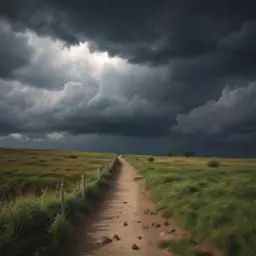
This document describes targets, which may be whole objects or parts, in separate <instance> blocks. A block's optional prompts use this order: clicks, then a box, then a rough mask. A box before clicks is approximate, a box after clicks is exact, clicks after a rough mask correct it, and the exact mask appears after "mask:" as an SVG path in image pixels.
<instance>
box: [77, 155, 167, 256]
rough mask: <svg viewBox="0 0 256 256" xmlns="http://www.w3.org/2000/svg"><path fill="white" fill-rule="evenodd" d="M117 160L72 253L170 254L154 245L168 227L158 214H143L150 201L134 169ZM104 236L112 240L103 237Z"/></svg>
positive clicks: (83, 255)
mask: <svg viewBox="0 0 256 256" xmlns="http://www.w3.org/2000/svg"><path fill="white" fill-rule="evenodd" d="M120 162H121V166H120V170H119V174H118V177H117V180H116V182H115V183H114V184H113V187H112V188H111V189H110V191H109V192H108V195H107V197H106V199H105V200H104V202H102V204H101V206H100V208H99V209H98V211H97V212H95V214H94V216H93V217H92V219H90V221H89V222H87V223H85V224H84V227H85V228H83V227H81V228H82V230H83V233H84V234H82V237H81V240H80V241H79V242H78V245H77V246H76V249H75V252H74V253H72V255H73V256H91V255H97V256H107V255H112V256H126V255H142V256H144V255H145V256H165V255H166V256H167V255H171V254H169V253H167V252H166V251H163V250H161V249H159V248H158V246H157V243H158V241H159V239H161V237H162V236H163V235H165V234H167V232H168V229H170V227H168V226H167V223H164V222H165V220H164V219H163V218H162V217H160V216H159V215H157V214H154V213H153V212H152V213H151V214H145V210H147V209H150V208H151V207H152V206H153V205H152V203H151V202H150V201H149V200H148V199H147V197H146V196H145V193H144V192H143V189H142V187H141V186H140V184H139V182H138V181H136V180H135V179H134V178H135V176H136V174H135V171H134V169H133V168H132V167H131V166H130V165H129V164H127V163H126V162H125V161H124V160H122V159H120ZM152 224H153V225H152ZM164 224H165V225H166V226H165V225H164ZM115 235H117V236H118V237H116V238H120V240H118V239H116V238H114V236H115ZM104 236H106V237H108V238H110V239H111V240H112V241H110V240H109V241H107V239H106V238H105V239H103V237H104ZM132 244H134V245H132Z"/></svg>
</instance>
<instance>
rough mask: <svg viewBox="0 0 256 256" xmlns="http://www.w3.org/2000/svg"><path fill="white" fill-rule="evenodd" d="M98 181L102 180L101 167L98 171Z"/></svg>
mask: <svg viewBox="0 0 256 256" xmlns="http://www.w3.org/2000/svg"><path fill="white" fill-rule="evenodd" d="M98 179H99V180H100V179H101V167H100V168H99V169H98Z"/></svg>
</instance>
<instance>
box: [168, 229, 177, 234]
mask: <svg viewBox="0 0 256 256" xmlns="http://www.w3.org/2000/svg"><path fill="white" fill-rule="evenodd" d="M175 231H176V229H172V230H169V231H168V234H171V233H173V232H175Z"/></svg>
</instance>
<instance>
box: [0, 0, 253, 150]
mask: <svg viewBox="0 0 256 256" xmlns="http://www.w3.org/2000/svg"><path fill="white" fill-rule="evenodd" d="M12 5H14V6H15V8H13V7H12ZM254 5H255V4H254V1H246V3H242V2H240V1H232V2H231V1H228V0H224V1H221V2H220V3H211V4H209V3H206V2H205V1H194V2H193V4H192V3H191V1H185V0H183V1H158V3H157V4H156V3H153V2H152V3H149V2H148V1H147V2H144V1H141V2H140V3H138V1H128V2H125V3H120V1H111V3H108V4H107V5H106V4H104V3H103V2H101V1H95V0H94V1H80V0H73V1H70V0H63V1H60V0H25V1H23V2H22V3H20V2H16V1H14V0H8V1H5V0H3V1H2V2H1V4H0V88H1V90H0V135H1V136H2V138H7V137H8V139H12V140H17V141H22V140H23V141H28V140H31V141H36V140H37V141H40V140H45V141H48V142H49V143H50V141H51V143H53V142H55V141H61V140H64V139H65V138H69V139H70V140H73V139H74V138H73V137H72V136H88V135H90V134H91V135H90V136H95V134H98V135H100V136H101V135H104V136H117V137H118V138H119V139H120V138H121V137H122V136H128V137H134V138H135V137H136V138H147V139H148V140H150V138H157V137H158V138H160V137H163V138H168V140H174V138H176V140H177V143H176V144H178V141H180V143H181V144H184V145H185V144H186V145H187V144H189V143H192V141H197V143H199V142H200V143H201V144H202V145H203V144H204V143H207V145H208V147H209V151H210V148H211V145H214V144H216V143H220V144H221V145H222V147H224V146H223V145H224V144H225V145H231V144H232V145H233V146H234V144H235V145H236V146H237V148H239V147H241V145H242V144H244V143H245V144H246V145H249V144H250V143H251V145H253V143H255V141H256V136H255V132H256V114H255V113H256V106H255V105H256V103H255V98H256V97H255V96H256V73H255V66H256V44H255V43H256V17H255V14H254V12H253V10H254V9H255V6H254ZM227 85H228V86H227ZM70 136H71V137H70ZM120 136H121V137H120ZM117 137H116V138H117ZM182 137H184V138H185V139H184V140H183V139H181V138H182ZM71 138H73V139H71ZM123 138H124V137H123ZM144 143H145V142H144ZM193 143H194V142H193ZM145 145H146V143H145ZM145 148H146V147H145ZM142 151H143V150H142Z"/></svg>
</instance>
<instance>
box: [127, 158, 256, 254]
mask: <svg viewBox="0 0 256 256" xmlns="http://www.w3.org/2000/svg"><path fill="white" fill-rule="evenodd" d="M127 160H129V162H130V163H131V164H133V165H134V166H135V167H136V168H137V170H138V171H139V172H140V174H141V175H142V176H144V177H145V178H146V185H147V187H148V188H150V189H151V195H152V199H153V200H155V201H156V202H159V206H158V207H159V210H161V211H162V212H163V214H164V216H166V217H167V218H169V217H174V218H175V219H177V221H178V223H179V224H180V225H181V226H182V227H184V228H186V229H188V230H190V231H191V233H192V236H193V237H194V238H195V239H197V240H199V241H205V242H210V243H213V244H215V245H216V246H217V247H218V248H220V249H221V250H223V251H224V252H225V253H226V255H228V256H231V255H232V256H255V248H256V159H224V158H223V159H217V161H218V162H219V164H220V166H218V167H208V162H209V161H210V160H211V159H210V158H196V157H155V158H154V159H153V161H152V162H150V161H149V156H141V157H139V156H130V157H127ZM179 243H180V246H179ZM184 244H187V246H184ZM165 245H166V246H167V247H169V248H170V249H171V250H173V251H174V252H175V253H177V254H179V255H197V254H193V253H191V254H189V252H192V250H193V247H195V245H192V244H190V243H184V241H175V242H173V241H170V242H169V243H168V242H167V243H166V244H165ZM200 255H201V254H200Z"/></svg>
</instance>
